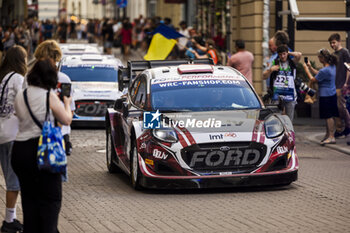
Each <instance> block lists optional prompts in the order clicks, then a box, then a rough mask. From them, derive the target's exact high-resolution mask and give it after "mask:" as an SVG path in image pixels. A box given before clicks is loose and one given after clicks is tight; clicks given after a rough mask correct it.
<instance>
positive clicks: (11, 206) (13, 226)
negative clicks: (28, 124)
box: [0, 45, 27, 232]
mask: <svg viewBox="0 0 350 233" xmlns="http://www.w3.org/2000/svg"><path fill="white" fill-rule="evenodd" d="M26 59H27V53H26V51H25V50H24V48H23V47H21V46H16V45H15V46H13V47H12V48H10V49H9V50H8V51H7V53H6V56H5V59H4V61H3V63H2V65H1V67H0V163H1V168H2V171H3V174H4V178H5V183H6V212H5V220H4V221H3V224H2V226H1V232H17V231H22V228H23V227H22V224H21V223H20V222H19V221H18V220H17V219H16V202H17V197H18V193H19V190H20V186H19V181H18V178H17V176H16V174H15V173H14V171H13V169H12V166H11V150H12V145H13V142H14V140H15V138H16V135H17V132H18V119H17V117H16V112H15V108H14V102H15V97H16V95H17V93H18V92H19V91H21V90H22V85H23V80H24V77H23V76H24V75H25V74H26V72H27V64H26Z"/></svg>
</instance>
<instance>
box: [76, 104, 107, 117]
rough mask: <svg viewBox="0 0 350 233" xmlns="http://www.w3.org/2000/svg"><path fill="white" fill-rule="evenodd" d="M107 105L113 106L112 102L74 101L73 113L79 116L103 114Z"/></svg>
mask: <svg viewBox="0 0 350 233" xmlns="http://www.w3.org/2000/svg"><path fill="white" fill-rule="evenodd" d="M109 107H113V104H107V103H106V102H99V101H95V102H76V110H75V114H77V115H80V116H104V115H105V113H106V111H107V108H109Z"/></svg>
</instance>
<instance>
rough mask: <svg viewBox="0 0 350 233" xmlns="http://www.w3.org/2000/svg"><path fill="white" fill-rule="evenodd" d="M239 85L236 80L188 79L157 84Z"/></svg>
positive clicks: (168, 85) (167, 85)
mask: <svg viewBox="0 0 350 233" xmlns="http://www.w3.org/2000/svg"><path fill="white" fill-rule="evenodd" d="M220 84H226V85H240V84H241V82H240V81H238V80H225V79H222V80H213V79H208V80H194V81H193V80H188V81H174V82H164V83H159V84H157V85H158V86H159V87H181V86H198V85H220Z"/></svg>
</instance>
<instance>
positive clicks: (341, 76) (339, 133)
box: [328, 33, 350, 138]
mask: <svg viewBox="0 0 350 233" xmlns="http://www.w3.org/2000/svg"><path fill="white" fill-rule="evenodd" d="M328 42H329V44H330V46H331V47H332V49H333V50H334V55H336V56H337V58H338V65H337V71H336V78H335V86H336V89H337V105H338V110H339V117H336V118H335V122H336V131H335V133H334V136H335V137H336V138H340V137H346V136H348V135H349V134H350V115H349V112H348V110H347V108H346V101H345V97H344V95H343V91H344V90H346V89H347V88H348V81H349V71H347V70H346V68H345V66H344V62H348V63H349V62H350V55H349V51H348V50H347V49H346V48H343V47H342V45H341V39H340V35H339V34H338V33H334V34H332V35H331V36H330V37H329V38H328ZM342 121H344V123H345V127H344V129H343V126H342Z"/></svg>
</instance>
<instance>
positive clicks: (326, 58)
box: [304, 49, 339, 145]
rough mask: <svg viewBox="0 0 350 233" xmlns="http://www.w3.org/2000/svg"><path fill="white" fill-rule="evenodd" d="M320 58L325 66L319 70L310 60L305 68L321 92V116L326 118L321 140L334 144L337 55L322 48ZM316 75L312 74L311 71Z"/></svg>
mask: <svg viewBox="0 0 350 233" xmlns="http://www.w3.org/2000/svg"><path fill="white" fill-rule="evenodd" d="M318 59H319V61H320V63H322V65H323V68H322V69H320V70H319V71H317V70H315V69H314V68H312V67H311V63H310V61H308V63H307V64H305V63H304V69H305V71H306V74H307V76H308V77H309V79H310V81H311V82H317V83H318V87H319V92H320V102H319V109H320V118H321V119H326V135H325V136H324V138H323V139H322V141H321V145H324V144H334V143H335V138H334V131H335V129H334V120H333V117H338V116H339V112H338V107H337V93H336V86H335V80H336V64H337V57H336V56H335V55H331V54H330V52H329V51H328V50H327V49H321V50H320V51H319V52H318ZM310 71H311V72H312V73H313V74H314V75H316V76H315V77H313V76H312V74H311V72H310Z"/></svg>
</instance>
